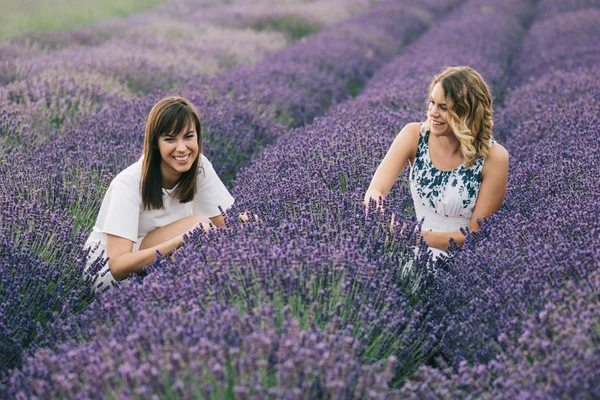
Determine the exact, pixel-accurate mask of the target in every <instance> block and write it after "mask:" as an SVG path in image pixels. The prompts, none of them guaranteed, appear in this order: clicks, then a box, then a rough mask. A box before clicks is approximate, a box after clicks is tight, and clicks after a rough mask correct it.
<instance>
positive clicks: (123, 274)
mask: <svg viewBox="0 0 600 400" xmlns="http://www.w3.org/2000/svg"><path fill="white" fill-rule="evenodd" d="M108 269H109V270H110V274H111V275H112V276H113V278H114V279H115V281H122V280H124V279H126V278H127V276H128V275H129V273H128V272H127V271H126V269H125V268H124V267H123V266H122V265H121V263H119V258H117V259H114V260H111V259H110V258H109V259H108Z"/></svg>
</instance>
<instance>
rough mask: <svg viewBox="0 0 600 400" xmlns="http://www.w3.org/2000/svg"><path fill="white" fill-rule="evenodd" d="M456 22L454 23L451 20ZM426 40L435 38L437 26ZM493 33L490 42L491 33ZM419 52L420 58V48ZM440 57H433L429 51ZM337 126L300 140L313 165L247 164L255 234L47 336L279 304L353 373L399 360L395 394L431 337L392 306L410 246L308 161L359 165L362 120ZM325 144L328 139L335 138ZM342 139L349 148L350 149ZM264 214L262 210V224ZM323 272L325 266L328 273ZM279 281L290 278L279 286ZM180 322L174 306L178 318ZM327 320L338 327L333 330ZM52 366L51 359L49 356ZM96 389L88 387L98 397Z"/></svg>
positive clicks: (164, 272)
mask: <svg viewBox="0 0 600 400" xmlns="http://www.w3.org/2000/svg"><path fill="white" fill-rule="evenodd" d="M463 16H464V15H463V14H461V13H460V11H457V12H456V14H453V15H452V18H456V19H460V18H462V17H463ZM488 18H491V17H488ZM480 22H481V24H482V27H483V26H485V24H486V23H489V22H490V21H489V20H485V19H483V18H482V19H481V20H480ZM448 23H451V21H450V22H448ZM513 28H514V25H513V24H507V25H506V32H504V34H505V35H510V31H511V29H513ZM435 29H436V30H438V32H443V29H444V25H443V24H441V25H440V26H436V27H435ZM468 32H469V31H468V30H466V29H465V37H473V38H475V37H476V36H474V35H468V34H467V33H468ZM501 33H502V32H501V31H500V30H497V31H495V32H494V34H501ZM474 40H475V39H474ZM480 40H484V39H483V38H482V39H480ZM421 45H422V46H424V47H425V46H426V48H431V45H430V44H429V43H422V44H421ZM442 50H443V48H442V47H441V46H440V49H439V51H440V52H441V51H442ZM502 60H503V59H502ZM411 61H412V60H411ZM499 62H501V61H499ZM409 65H411V64H409ZM382 110H383V109H380V111H379V113H378V114H376V116H378V117H379V116H381V119H382V120H383V119H384V116H385V113H384V112H383V111H382ZM348 114H349V113H348ZM348 114H344V113H343V112H342V111H340V112H339V114H338V115H339V116H340V117H339V120H338V119H336V118H334V117H331V118H326V119H322V120H318V121H317V123H316V124H315V125H314V126H313V127H312V128H311V129H314V130H315V131H317V130H318V131H319V134H320V137H323V138H325V139H323V140H319V141H317V140H315V139H314V138H311V140H312V142H311V143H313V146H312V148H311V149H310V150H311V151H312V152H314V154H315V155H313V156H311V157H312V158H307V156H308V153H310V152H311V151H309V149H304V153H300V155H298V156H296V155H294V154H293V151H296V150H298V149H299V148H300V149H302V146H298V145H295V146H294V147H282V148H277V147H274V148H272V149H270V150H269V152H268V153H265V155H264V156H263V157H264V159H263V158H261V163H263V162H264V163H265V165H264V166H265V167H266V168H258V167H257V166H263V164H259V163H258V162H257V163H255V164H254V165H253V168H256V169H255V175H254V176H252V175H251V174H250V173H249V172H248V175H247V176H248V179H242V180H240V182H241V183H240V184H239V185H238V187H242V189H243V190H240V191H239V193H238V201H240V202H241V203H242V205H244V202H247V201H248V199H249V196H250V195H254V194H253V193H252V192H253V191H254V190H257V191H263V196H261V201H260V202H256V203H254V204H253V206H252V208H253V209H258V210H259V214H260V215H261V218H263V220H262V221H261V222H257V223H255V224H254V225H250V227H248V228H246V227H245V228H244V230H242V231H241V232H239V233H234V234H232V235H233V237H232V238H221V237H220V236H218V235H216V236H215V237H214V238H212V240H214V241H215V244H214V245H211V242H210V241H209V242H208V243H207V242H205V241H204V240H203V237H199V238H194V240H191V241H190V243H189V244H188V246H187V247H185V248H184V249H182V251H181V252H180V253H178V254H177V256H176V260H175V261H174V262H171V261H170V260H169V259H166V260H164V261H163V263H161V264H160V265H156V266H155V267H154V269H155V270H154V271H152V272H151V273H150V275H149V276H148V277H146V278H145V279H144V280H143V282H142V283H141V284H139V286H137V285H138V283H135V282H130V285H128V286H127V288H126V290H121V291H118V292H116V293H111V296H103V297H102V299H101V303H98V304H97V305H95V306H93V308H90V309H88V310H87V312H86V313H84V314H82V315H81V316H78V317H77V318H74V319H72V320H71V322H70V323H69V325H59V326H58V327H57V331H54V332H53V334H52V336H53V337H56V338H59V339H61V340H60V341H63V340H68V338H69V337H71V338H72V337H80V338H82V339H81V340H85V341H87V340H91V342H92V343H93V342H94V339H93V338H94V337H98V336H97V335H96V332H98V331H99V330H102V329H109V330H110V331H111V334H110V335H111V336H114V335H120V333H118V332H119V330H118V329H116V330H114V331H113V330H112V328H111V326H112V323H111V322H110V320H111V319H114V318H111V315H112V316H113V317H117V316H118V317H120V318H125V320H128V319H129V318H133V316H132V315H131V314H132V313H130V312H123V310H122V309H120V306H119V305H122V304H130V305H131V307H132V310H138V311H134V312H133V314H135V315H137V318H142V317H141V316H143V315H145V313H146V312H151V310H157V309H162V308H164V307H167V308H169V307H177V306H180V305H181V304H182V302H184V301H186V300H185V299H188V298H194V299H198V300H197V301H202V303H203V304H212V303H214V302H219V303H227V304H232V305H235V306H236V307H238V308H240V309H242V310H247V309H252V308H253V307H256V306H257V305H260V304H261V303H263V302H265V303H276V304H279V306H278V307H279V309H282V307H285V305H286V304H287V305H289V306H290V308H291V311H292V312H294V313H296V314H295V315H294V316H295V317H296V318H299V319H300V321H303V320H306V318H307V317H306V315H310V314H312V315H315V316H318V317H319V320H318V321H315V323H320V324H322V329H329V328H331V327H335V326H336V324H337V325H339V326H338V327H337V328H335V329H337V330H342V331H344V330H346V331H349V332H352V333H354V335H357V336H355V337H359V338H364V343H361V347H362V350H361V353H362V354H361V355H358V356H357V357H358V360H359V361H360V362H361V363H370V362H373V361H376V360H378V359H379V360H383V359H385V358H386V357H388V356H389V355H390V354H394V355H395V356H396V358H397V359H398V361H397V366H396V367H395V373H396V374H397V375H396V377H395V378H394V379H395V381H396V382H399V381H401V380H402V379H406V377H407V376H410V374H411V372H412V371H413V370H414V368H416V367H417V366H418V365H420V364H421V363H422V362H423V361H424V360H425V359H427V358H428V357H429V356H430V352H431V351H432V350H433V349H435V347H436V342H435V341H436V338H437V334H436V333H437V331H438V329H439V326H436V325H435V324H431V323H430V321H429V320H428V315H429V314H428V313H426V307H425V306H424V305H422V304H419V299H418V297H414V296H409V297H405V295H404V294H403V292H404V288H405V287H406V286H408V285H412V282H410V280H411V279H412V277H411V276H405V275H403V274H402V267H403V266H404V264H405V263H406V262H407V261H408V256H407V255H408V254H410V258H413V252H412V250H409V249H408V247H409V245H410V243H412V242H411V240H412V241H414V238H406V239H403V238H400V237H398V236H396V237H392V236H388V237H387V240H386V228H385V221H386V219H385V217H386V216H384V217H382V218H381V219H377V218H376V221H372V220H371V219H369V218H367V219H365V216H364V210H363V208H362V204H361V201H360V197H362V194H361V193H360V190H358V191H357V190H353V188H352V187H351V186H352V185H354V178H355V177H354V176H351V179H347V182H348V183H346V184H344V183H343V182H342V181H340V182H339V186H335V185H337V182H336V180H337V179H338V176H341V175H339V174H338V175H334V172H335V167H336V164H335V162H330V160H334V158H333V157H331V156H330V157H328V158H324V159H322V160H319V159H318V157H319V156H320V153H319V151H330V150H329V149H330V147H331V146H332V145H334V144H335V143H337V141H338V140H339V141H340V142H342V138H344V139H348V148H346V151H347V152H349V151H350V147H351V146H352V145H354V151H355V152H356V153H354V154H353V156H354V158H356V157H357V156H358V157H360V156H359V153H360V151H361V150H364V148H363V147H362V146H360V141H359V140H358V135H356V133H359V132H361V131H362V130H363V129H364V127H365V126H366V124H367V122H366V121H368V117H367V115H368V114H366V115H362V116H361V118H362V119H358V118H355V119H354V121H356V124H353V125H351V126H350V127H348V124H347V121H350V119H347V118H342V117H347V116H348ZM387 114H389V110H388V111H387ZM394 118H397V116H394V117H393V118H388V120H391V121H392V123H397V120H394ZM332 121H333V122H332ZM341 121H344V122H341ZM363 121H365V123H364V124H362V122H363ZM379 122H380V123H381V121H379ZM328 123H330V125H329V124H328ZM372 126H375V125H374V124H372ZM390 128H392V127H390ZM308 130H309V129H307V130H306V131H308ZM297 132H298V131H296V132H294V135H296V133H297ZM332 132H336V133H338V134H339V135H338V137H335V136H334V135H333V133H332ZM372 132H373V134H374V135H379V136H380V137H381V133H380V132H378V131H377V129H376V128H372ZM344 134H345V135H347V136H344ZM350 138H355V140H356V141H355V142H352V141H350V140H349V139H350ZM303 139H305V137H303V136H298V138H297V140H298V141H299V142H300V141H301V140H303ZM380 141H381V143H384V142H385V141H386V138H385V137H383V138H380ZM282 142H285V141H282ZM286 143H287V142H286ZM321 143H323V145H321ZM326 144H327V146H325V145H326ZM341 146H342V145H339V147H337V148H338V149H339V148H341ZM350 154H352V153H350ZM269 156H273V158H272V159H271V160H272V164H268V165H267V164H266V163H267V160H268V159H269ZM369 158H371V157H369ZM373 158H374V156H373ZM347 159H349V160H350V159H351V158H350V157H348V158H347ZM319 161H320V163H319ZM323 161H324V162H323ZM336 162H337V161H336ZM369 162H373V160H369ZM281 167H286V171H283V170H282V174H281V176H280V177H279V178H278V179H281V181H277V180H270V181H267V182H270V183H271V184H272V185H274V186H275V185H276V187H277V188H278V190H274V189H271V190H267V191H265V187H264V186H262V185H261V186H258V185H257V182H260V181H261V180H262V179H270V176H269V175H270V174H271V173H273V171H274V170H277V169H278V168H281ZM288 167H290V168H289V169H287V168H288ZM293 168H297V169H295V170H294V169H293ZM318 168H321V169H322V173H323V174H320V173H319V172H320V171H319V170H318ZM249 171H251V169H250V170H249ZM287 171H289V172H287ZM361 174H362V176H363V179H365V180H366V179H367V178H366V177H367V176H368V175H370V172H367V171H362V172H361ZM314 176H317V177H322V178H323V179H327V178H328V179H330V180H331V181H332V184H333V185H334V186H333V187H332V188H331V189H333V190H331V189H330V188H327V187H324V186H323V181H322V179H313V177H314ZM250 178H251V179H250ZM349 178H350V177H349ZM284 182H285V183H284ZM252 185H257V186H252ZM284 186H287V188H284ZM244 188H245V189H244ZM354 188H356V187H354ZM244 190H245V191H244ZM340 192H345V195H342V196H340ZM313 195H314V196H313ZM399 203H400V204H399V205H398V206H391V207H389V209H388V210H389V211H388V212H391V211H394V210H396V209H398V208H404V207H405V206H406V205H407V204H408V203H407V202H403V201H399ZM279 204H283V206H280V205H279ZM265 205H268V206H272V208H271V209H268V210H264V212H263V209H262V207H263V206H265ZM400 206H401V207H400ZM387 217H388V218H389V215H387ZM370 218H375V217H374V216H371V217H370ZM285 221H287V222H285ZM409 225H410V222H409ZM249 231H250V232H249ZM207 240H208V239H207ZM422 250H424V249H422ZM332 260H335V262H333V263H332ZM337 260H339V261H337ZM338 262H339V265H340V266H343V268H339V267H338V268H339V270H341V271H346V273H347V274H348V275H349V276H348V277H346V276H344V275H342V274H341V272H340V271H339V270H336V267H337V265H336V263H338ZM413 262H414V263H415V268H416V269H423V268H424V265H425V262H426V257H425V256H424V253H423V252H421V253H420V256H419V257H418V258H417V259H416V260H413ZM328 263H332V264H328ZM328 265H331V267H328ZM326 266H327V267H326ZM283 271H286V272H289V275H286V274H284V273H283ZM336 271H338V272H336ZM183 277H185V278H183ZM347 278H348V281H347V283H346V281H345V280H346V279H347ZM206 282H208V283H206ZM385 283H387V285H386V284H385ZM423 286H425V285H423ZM171 288H176V289H173V290H172V289H171ZM203 288H204V289H203ZM352 288H354V289H352ZM346 290H347V292H346ZM317 300H319V301H317ZM338 303H339V306H338ZM147 307H149V308H147ZM294 307H295V308H294ZM313 307H315V308H314V309H313ZM142 310H149V311H142ZM185 310H186V308H185V307H184V306H181V312H185ZM309 311H310V312H309ZM336 313H337V314H336ZM336 316H338V317H340V319H341V321H339V322H335V321H336V320H335V317H336ZM308 322H309V321H306V322H304V323H308ZM331 329H333V328H331ZM61 331H62V332H63V333H62V334H61ZM86 338H87V339H86ZM69 344H70V345H66V347H65V349H64V350H63V352H62V353H61V354H66V353H67V352H68V351H69V350H67V349H74V348H79V347H80V346H83V345H80V344H76V343H73V342H72V341H71V342H69ZM82 352H83V353H85V351H82ZM57 357H61V356H60V354H59V355H57ZM82 357H84V358H82V360H83V359H89V358H87V357H92V353H91V352H87V353H85V355H82ZM82 362H84V361H82ZM85 363H88V361H85ZM106 382H107V381H104V382H103V383H99V385H101V387H106V386H105V385H106ZM55 387H57V388H58V389H57V390H63V389H60V387H61V384H58V385H57V386H55ZM64 390H66V387H65V389H64ZM99 390H102V389H99Z"/></svg>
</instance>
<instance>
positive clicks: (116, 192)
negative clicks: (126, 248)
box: [100, 179, 141, 242]
mask: <svg viewBox="0 0 600 400" xmlns="http://www.w3.org/2000/svg"><path fill="white" fill-rule="evenodd" d="M140 200H141V199H140V195H139V182H138V181H137V180H135V179H129V180H128V179H115V180H114V181H113V182H112V183H111V185H110V187H109V190H108V191H107V196H106V197H105V202H106V204H105V207H106V208H105V210H103V211H104V212H105V215H104V223H103V226H102V227H100V229H101V230H102V232H104V233H107V234H110V235H115V236H119V237H122V238H125V239H129V240H131V241H133V242H136V241H137V240H138V225H139V219H140V207H141V204H140ZM103 206H104V205H103ZM103 208H104V207H103Z"/></svg>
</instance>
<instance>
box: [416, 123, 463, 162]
mask: <svg viewBox="0 0 600 400" xmlns="http://www.w3.org/2000/svg"><path fill="white" fill-rule="evenodd" d="M430 133H431V132H430V131H427V136H426V137H425V142H426V144H427V158H429V164H431V167H432V168H433V169H434V170H436V171H439V172H455V171H458V170H459V169H461V168H462V167H464V165H465V164H464V163H460V165H459V166H458V167H456V168H453V169H439V168H437V167H436V166H435V164H434V163H433V160H432V159H431V152H430V151H429V138H430V137H431V135H430Z"/></svg>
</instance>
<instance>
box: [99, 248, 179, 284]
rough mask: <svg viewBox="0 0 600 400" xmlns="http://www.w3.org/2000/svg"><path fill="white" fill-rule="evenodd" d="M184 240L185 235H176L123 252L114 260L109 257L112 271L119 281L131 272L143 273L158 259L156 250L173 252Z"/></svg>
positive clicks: (163, 252)
mask: <svg viewBox="0 0 600 400" xmlns="http://www.w3.org/2000/svg"><path fill="white" fill-rule="evenodd" d="M182 242H183V237H175V238H173V239H170V240H167V241H166V242H163V243H160V244H158V245H156V246H152V247H149V248H147V249H144V250H139V251H135V252H129V253H125V254H122V255H120V256H119V257H117V258H115V259H114V260H111V259H110V258H109V260H108V266H109V268H110V272H111V274H112V275H113V277H114V278H115V280H117V281H120V280H123V279H125V278H127V276H129V274H132V273H141V272H143V270H144V267H147V266H148V265H150V264H152V263H153V262H154V261H155V260H156V251H159V252H160V253H161V254H171V253H172V252H173V250H175V249H176V248H177V247H179V245H180V244H181V243H182Z"/></svg>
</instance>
